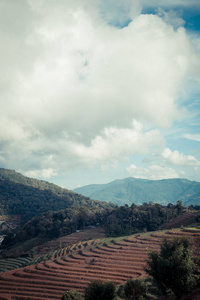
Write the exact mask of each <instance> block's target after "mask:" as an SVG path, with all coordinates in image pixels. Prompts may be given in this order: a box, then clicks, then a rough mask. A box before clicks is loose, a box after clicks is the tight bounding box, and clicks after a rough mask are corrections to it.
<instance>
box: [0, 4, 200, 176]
mask: <svg viewBox="0 0 200 300" xmlns="http://www.w3.org/2000/svg"><path fill="white" fill-rule="evenodd" d="M116 3H117V4H116ZM123 3H125V6H123V7H124V11H123V12H124V13H123V17H122V19H121V20H119V23H120V22H121V23H120V24H122V23H123V22H125V21H126V17H127V11H128V8H130V7H131V10H130V15H128V19H130V20H131V21H130V23H129V25H128V26H127V27H124V28H123V29H119V28H116V27H114V26H110V25H109V23H110V21H109V20H114V21H113V22H115V20H116V16H118V14H119V10H118V9H117V8H116V10H115V11H114V14H113V15H112V16H109V15H108V13H110V11H111V10H109V9H110V8H109V9H108V8H107V9H106V2H104V3H103V4H102V2H100V1H92V0H78V1H72V0H70V1H55V0H51V1H47V0H43V1H39V0H28V1H25V0H24V1H20V4H19V2H17V4H16V1H12V0H11V1H6V0H3V1H1V10H0V16H1V17H2V18H0V20H1V26H0V28H1V29H0V42H1V45H2V47H1V49H0V54H1V55H0V63H1V73H0V87H1V92H0V99H1V100H0V120H1V121H0V122H1V124H0V125H1V129H2V130H1V133H0V146H1V148H0V149H1V151H0V158H1V161H2V162H3V163H4V166H5V167H11V168H15V169H23V170H25V171H27V170H32V171H33V172H36V171H37V172H38V170H40V169H41V170H43V171H41V172H42V174H43V175H44V174H46V175H45V176H50V175H53V174H54V173H56V172H58V171H59V170H61V171H64V169H65V170H66V171H68V170H70V169H72V168H74V167H75V166H77V167H78V166H79V164H85V162H87V163H88V164H90V163H91V164H93V163H95V162H102V161H106V160H113V159H120V158H121V157H124V156H125V155H134V154H137V153H146V152H147V151H149V149H150V148H151V146H153V145H159V144H163V139H162V137H161V134H160V132H159V130H149V131H146V132H145V131H143V130H142V128H141V127H140V126H141V125H138V124H140V123H134V125H133V126H131V124H132V121H133V119H138V120H140V121H141V122H143V121H144V122H145V121H147V122H150V123H151V124H153V126H159V127H166V126H170V125H171V124H172V123H173V121H174V120H175V119H176V118H177V115H178V112H179V109H178V108H179V93H180V91H181V90H182V89H183V84H182V83H183V81H184V79H185V77H186V76H187V75H188V74H190V72H191V71H193V70H192V66H194V63H195V62H196V57H195V55H194V53H193V49H192V46H191V44H190V40H189V39H188V37H187V35H186V32H185V31H184V29H183V28H179V29H178V30H177V31H174V30H173V28H172V26H171V25H168V24H166V23H165V21H164V20H162V19H161V18H159V17H158V16H153V15H138V12H139V10H140V7H139V5H138V2H137V1H135V2H134V1H128V0H126V1H125V2H123ZM115 4H116V7H120V5H121V4H122V2H121V1H118V2H115ZM118 4H119V6H118ZM102 5H104V6H103V7H104V10H103V8H102ZM16 14H17V15H18V18H17V19H16V18H15V17H13V15H14V16H16ZM112 18H114V19H112ZM15 20H18V21H17V22H15ZM105 20H106V21H105ZM137 126H139V127H137ZM50 158H51V159H50ZM44 170H47V172H46V171H44ZM51 170H53V171H51ZM45 172H46V173H45ZM35 174H36V173H35ZM49 174H50V175H49Z"/></svg>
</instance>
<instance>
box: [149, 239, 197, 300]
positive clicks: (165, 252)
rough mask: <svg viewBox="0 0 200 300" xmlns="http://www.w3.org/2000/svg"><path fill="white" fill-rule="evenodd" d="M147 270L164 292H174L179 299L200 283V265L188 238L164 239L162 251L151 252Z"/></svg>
mask: <svg viewBox="0 0 200 300" xmlns="http://www.w3.org/2000/svg"><path fill="white" fill-rule="evenodd" d="M145 270H146V272H147V273H148V274H149V275H151V276H152V277H153V279H154V280H155V282H156V283H157V284H158V286H159V288H160V289H161V291H162V292H163V294H169V293H172V294H174V295H175V296H176V298H177V299H180V298H181V297H182V296H184V295H187V294H188V293H190V292H191V291H192V290H193V289H195V288H196V287H197V286H198V284H199V283H200V280H199V275H198V272H197V270H198V266H197V264H196V263H195V261H194V256H193V250H192V249H191V246H190V243H189V241H188V240H187V239H186V238H182V239H174V240H173V241H168V240H164V241H163V242H162V244H161V251H160V253H157V252H153V251H152V252H149V258H148V260H147V267H146V269H145Z"/></svg>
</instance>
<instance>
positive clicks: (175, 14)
mask: <svg viewBox="0 0 200 300" xmlns="http://www.w3.org/2000/svg"><path fill="white" fill-rule="evenodd" d="M157 14H158V16H159V17H161V18H163V19H164V21H165V23H167V24H171V25H172V26H173V28H174V29H177V28H178V27H181V26H184V24H185V21H184V20H183V19H182V18H181V13H180V12H179V11H174V10H169V11H165V10H163V9H162V8H160V7H159V8H158V10H157Z"/></svg>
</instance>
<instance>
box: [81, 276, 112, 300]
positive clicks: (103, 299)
mask: <svg viewBox="0 0 200 300" xmlns="http://www.w3.org/2000/svg"><path fill="white" fill-rule="evenodd" d="M115 299H117V294H116V287H115V285H114V283H113V282H111V281H106V282H103V281H101V280H94V281H92V282H90V283H89V285H88V287H87V288H86V290H85V300H115Z"/></svg>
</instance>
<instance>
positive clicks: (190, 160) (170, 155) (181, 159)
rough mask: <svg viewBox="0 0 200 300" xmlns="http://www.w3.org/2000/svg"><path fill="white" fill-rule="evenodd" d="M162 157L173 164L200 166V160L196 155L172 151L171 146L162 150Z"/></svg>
mask: <svg viewBox="0 0 200 300" xmlns="http://www.w3.org/2000/svg"><path fill="white" fill-rule="evenodd" d="M162 157H163V158H164V160H165V161H167V162H169V163H171V164H173V165H182V166H194V167H200V161H198V160H197V159H196V158H195V157H194V156H192V155H184V154H183V153H180V152H179V151H177V150H175V151H171V150H170V149H169V148H165V149H164V150H163V152H162Z"/></svg>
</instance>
